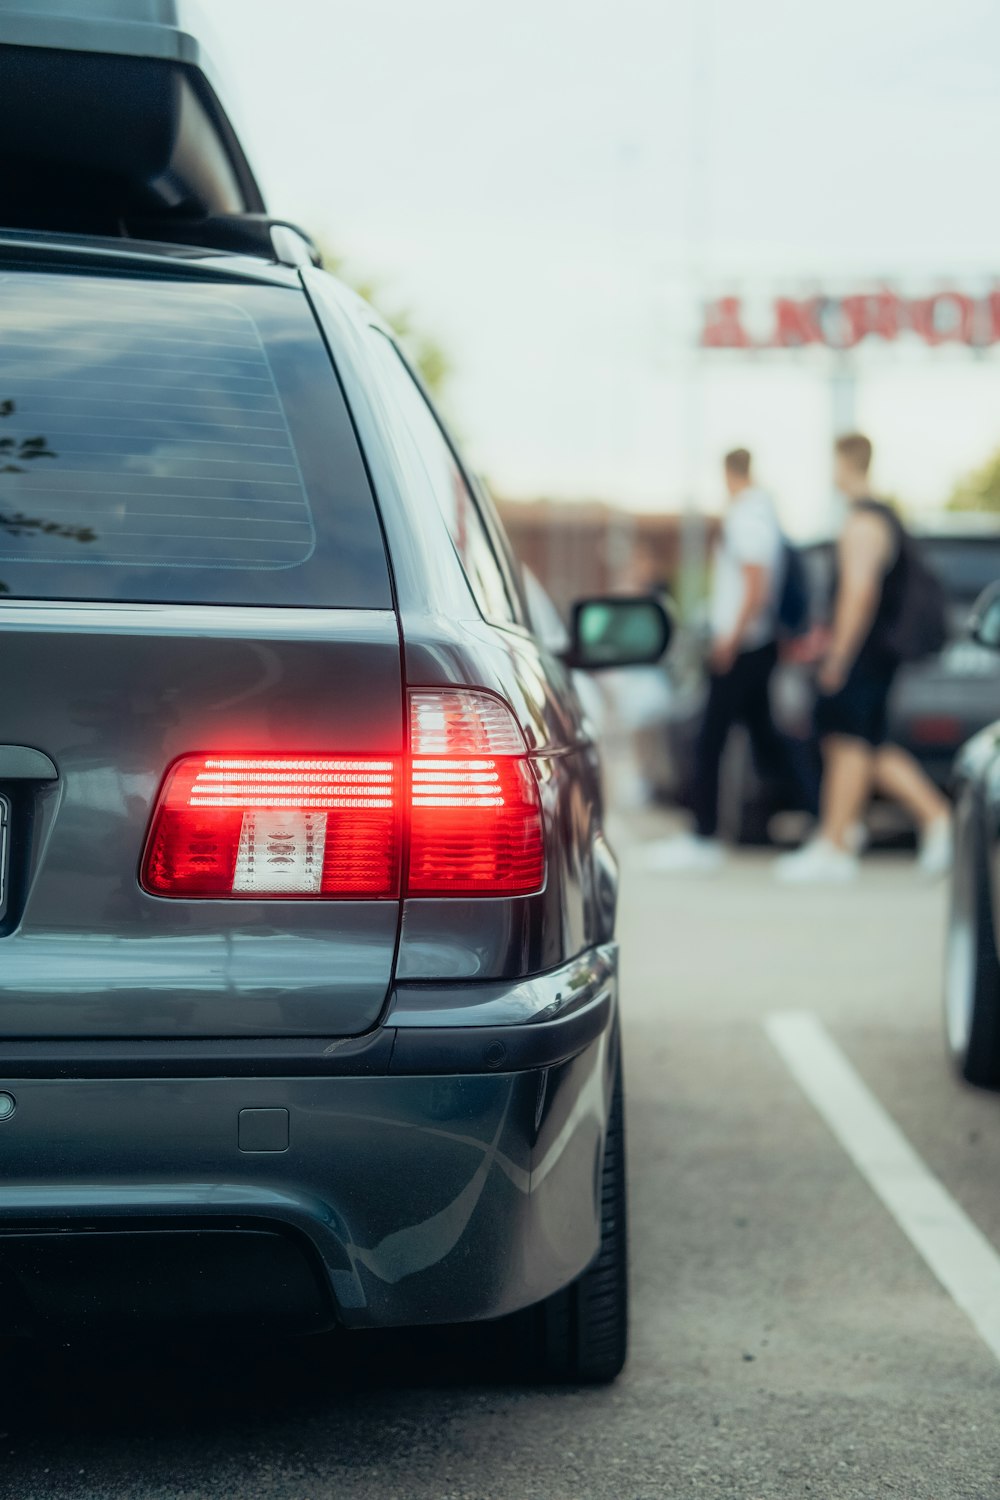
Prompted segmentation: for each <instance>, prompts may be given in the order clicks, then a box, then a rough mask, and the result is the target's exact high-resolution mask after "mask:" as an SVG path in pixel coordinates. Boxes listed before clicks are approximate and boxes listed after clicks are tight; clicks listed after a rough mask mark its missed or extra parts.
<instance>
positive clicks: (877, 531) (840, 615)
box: [819, 515, 893, 693]
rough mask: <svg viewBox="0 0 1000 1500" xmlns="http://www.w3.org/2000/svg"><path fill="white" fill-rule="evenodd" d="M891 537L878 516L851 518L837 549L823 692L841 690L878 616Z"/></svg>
mask: <svg viewBox="0 0 1000 1500" xmlns="http://www.w3.org/2000/svg"><path fill="white" fill-rule="evenodd" d="M892 540H893V539H892V533H891V531H890V529H889V526H888V525H887V523H886V522H885V521H884V520H883V519H882V518H881V517H880V516H873V515H856V516H852V517H851V518H850V520H849V521H848V523H847V525H846V526H845V528H844V533H843V536H842V537H841V539H840V544H839V547H838V556H839V561H840V584H839V587H838V589H837V598H836V600H835V602H834V612H833V627H832V630H831V632H830V645H829V648H828V650H827V653H826V659H825V660H824V662H823V666H822V668H821V669H820V674H819V683H820V687H821V688H822V689H823V691H824V692H827V693H835V692H837V690H838V689H839V688H841V687H843V685H844V683H845V681H846V680H847V676H848V673H849V672H850V670H851V668H852V666H853V665H854V663H855V661H856V660H857V656H858V652H859V651H860V650H861V647H862V646H863V645H864V642H865V640H866V638H867V636H868V632H869V631H870V630H871V627H872V622H873V620H874V619H875V614H876V612H877V610H878V606H879V599H880V598H881V593H882V580H883V579H884V577H885V574H886V570H887V569H888V567H889V565H890V563H891V561H892Z"/></svg>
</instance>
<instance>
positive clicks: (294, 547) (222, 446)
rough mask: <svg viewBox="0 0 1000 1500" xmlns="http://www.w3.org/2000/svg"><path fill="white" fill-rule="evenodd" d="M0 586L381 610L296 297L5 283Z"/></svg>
mask: <svg viewBox="0 0 1000 1500" xmlns="http://www.w3.org/2000/svg"><path fill="white" fill-rule="evenodd" d="M0 595H8V596H13V597H16V598H35V599H97V600H121V601H126V600H135V601H141V602H149V603H220V604H248V605H253V604H261V605H301V606H312V607H339V608H352V607H353V608H364V607H368V608H388V607H390V605H391V595H390V590H389V580H388V571H387V566H386V560H385V552H384V548H383V544H382V538H381V532H380V529H379V525H378V519H377V517H376V514H375V508H374V502H373V500H372V496H371V492H370V489H369V487H368V483H367V479H366V475H365V470H364V466H363V464H362V462H361V458H360V455H359V453H358V449H357V443H356V440H355V438H354V433H353V429H352V427H351V424H350V420H349V418H348V415H347V412H346V410H345V407H344V401H343V397H342V395H341V392H340V388H339V386H338V384H337V380H336V377H335V375H334V372H333V369H332V366H331V364H330V360H329V356H328V354H327V352H326V349H325V347H324V345H323V343H322V341H321V339H320V336H319V333H318V330H317V328H316V325H315V322H314V320H313V317H312V314H311V313H310V311H309V308H308V305H307V303H306V301H305V298H304V297H303V296H302V295H301V294H300V293H298V292H295V291H293V290H284V289H282V288H278V287H266V286H257V285H252V286H235V285H207V284H203V283H195V284H191V283H189V282H184V283H181V282H170V281H156V282H151V281H140V280H136V279H124V278H110V277H95V276H62V275H60V276H56V275H42V274H39V275H28V274H8V275H0Z"/></svg>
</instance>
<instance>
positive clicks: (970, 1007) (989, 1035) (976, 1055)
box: [944, 817, 1000, 1089]
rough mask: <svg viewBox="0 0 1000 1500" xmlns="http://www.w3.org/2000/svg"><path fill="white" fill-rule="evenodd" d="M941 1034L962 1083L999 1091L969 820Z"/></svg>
mask: <svg viewBox="0 0 1000 1500" xmlns="http://www.w3.org/2000/svg"><path fill="white" fill-rule="evenodd" d="M944 991H945V1035H946V1038H947V1043H948V1050H949V1053H950V1054H951V1059H952V1062H953V1064H954V1067H955V1070H956V1072H957V1073H958V1074H959V1076H960V1077H961V1078H964V1079H965V1080H966V1082H967V1083H974V1084H977V1085H978V1086H979V1087H980V1088H990V1089H1000V961H998V959H997V949H996V938H995V935H994V930H993V912H992V904H991V900H990V876H989V868H988V864H987V858H986V849H985V841H984V838H983V834H982V831H981V830H980V828H979V827H978V826H977V823H976V821H975V818H974V817H973V818H972V819H970V820H969V821H968V822H967V823H966V833H965V837H964V838H962V839H960V840H959V845H958V848H957V850H956V859H955V867H954V872H953V875H952V889H951V910H950V912H949V917H948V937H947V945H946V949H945V984H944Z"/></svg>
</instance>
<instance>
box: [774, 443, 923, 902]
mask: <svg viewBox="0 0 1000 1500" xmlns="http://www.w3.org/2000/svg"><path fill="white" fill-rule="evenodd" d="M871 458H872V445H871V443H870V442H869V440H868V438H866V437H863V436H862V435H861V434H860V433H853V434H851V435H850V436H848V437H843V438H840V439H839V440H838V442H837V444H836V447H835V481H836V484H837V488H838V489H839V490H840V491H841V492H842V493H843V495H844V496H845V497H846V499H847V500H848V502H849V506H850V509H849V513H848V517H847V520H846V522H845V525H844V529H843V532H842V534H841V537H840V541H839V543H838V546H837V561H836V567H835V573H834V589H833V602H832V622H831V626H830V632H829V640H828V643H827V648H826V652H825V655H824V657H823V659H822V661H821V663H820V667H819V672H818V677H817V683H818V686H819V691H820V699H819V703H818V706H817V710H816V727H817V731H818V733H819V736H820V741H821V743H822V747H823V797H822V817H821V823H820V830H819V835H818V837H817V838H816V839H814V840H813V842H812V843H810V844H808V845H807V846H806V847H805V848H804V849H802V850H800V851H799V852H798V853H797V854H792V855H788V856H786V857H785V858H784V859H782V860H779V861H778V866H777V874H778V878H779V879H780V880H782V881H785V882H787V883H789V884H793V883H794V884H799V883H803V884H804V883H810V884H811V883H820V882H824V883H825V882H829V883H843V882H846V881H850V880H853V879H854V878H855V876H856V874H857V869H858V857H857V842H858V840H857V830H858V827H859V825H860V823H861V820H862V818H863V816H864V812H865V808H866V807H867V804H868V800H869V798H870V796H871V794H872V791H873V790H874V789H875V788H876V787H877V789H878V790H879V791H880V792H881V793H883V794H884V795H886V796H888V797H890V798H892V799H893V800H894V801H897V802H900V803H902V804H903V806H904V807H906V809H907V810H908V811H909V812H910V813H911V814H912V816H913V818H914V820H915V821H916V823H917V825H918V827H919V828H920V829H921V831H922V834H923V844H922V849H921V865H922V867H923V868H924V869H925V871H926V872H927V873H928V874H941V873H943V872H944V870H945V869H946V868H947V866H948V864H949V863H950V858H951V818H950V809H949V806H948V803H947V801H946V799H945V798H944V797H943V796H942V795H941V793H940V792H939V791H938V790H937V788H936V787H935V786H934V784H933V783H932V782H931V781H930V779H929V778H928V777H927V776H926V775H925V773H924V772H923V770H922V769H921V768H920V766H919V765H918V764H917V762H916V761H915V760H914V759H913V757H912V756H911V755H909V754H907V752H906V751H904V750H901V749H900V748H899V746H897V745H889V744H887V743H886V734H887V728H888V707H889V694H890V692H891V690H892V685H893V681H894V679H895V676H896V672H897V671H898V669H899V665H900V659H899V653H898V647H897V646H896V644H895V628H896V626H897V625H898V623H899V620H900V616H901V613H902V610H903V605H904V599H905V596H906V589H907V573H908V549H907V547H906V545H905V533H904V531H903V527H902V524H901V522H900V521H899V518H898V517H897V516H896V514H895V512H894V511H892V510H891V509H890V508H889V506H887V505H883V504H882V503H881V502H880V501H878V500H873V499H872V497H871V494H870V492H869V477H868V472H869V468H870V466H871Z"/></svg>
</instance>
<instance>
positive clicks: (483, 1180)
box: [0, 948, 617, 1331]
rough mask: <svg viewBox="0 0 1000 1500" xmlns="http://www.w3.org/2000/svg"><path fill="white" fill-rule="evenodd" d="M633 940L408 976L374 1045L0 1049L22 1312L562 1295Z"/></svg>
mask: <svg viewBox="0 0 1000 1500" xmlns="http://www.w3.org/2000/svg"><path fill="white" fill-rule="evenodd" d="M615 958H616V955H615V951H614V949H613V948H605V949H601V950H599V951H595V952H594V953H592V954H590V955H587V957H586V958H585V959H583V960H580V961H577V963H575V964H574V965H570V966H567V968H566V969H564V970H560V971H558V972H557V973H555V974H551V975H547V976H543V977H542V978H541V979H538V980H535V981H531V982H530V983H528V984H517V985H507V986H506V987H504V986H500V985H495V984H491V985H479V986H475V985H465V986H463V987H461V989H459V988H457V987H450V986H449V987H442V986H435V987H433V988H432V987H416V986H414V987H410V988H409V989H406V990H401V991H399V992H397V994H396V995H395V996H394V998H393V1004H392V1009H391V1010H390V1013H389V1015H388V1017H387V1023H386V1025H385V1026H384V1027H383V1028H380V1030H379V1031H378V1032H376V1033H373V1034H372V1036H371V1037H368V1038H365V1039H362V1040H360V1041H352V1042H345V1043H331V1042H329V1041H327V1042H326V1043H323V1044H321V1042H320V1041H319V1040H317V1042H316V1043H315V1044H313V1043H308V1044H307V1043H302V1042H299V1043H296V1044H295V1046H294V1048H293V1047H292V1044H290V1043H284V1042H283V1043H281V1044H280V1049H279V1052H278V1053H275V1052H274V1051H273V1050H271V1049H269V1048H268V1047H267V1046H265V1044H263V1043H246V1044H242V1045H243V1050H242V1053H240V1055H239V1056H238V1057H236V1058H235V1060H234V1053H237V1052H239V1051H240V1046H239V1044H236V1045H234V1044H233V1043H229V1042H227V1043H225V1044H220V1046H221V1050H220V1051H214V1050H213V1048H212V1046H210V1045H209V1044H207V1043H206V1044H194V1043H189V1042H184V1043H183V1044H177V1047H180V1048H182V1049H183V1050H182V1051H178V1050H177V1049H176V1047H174V1044H171V1043H166V1042H164V1043H160V1044H142V1045H141V1046H137V1045H136V1044H126V1043H122V1044H117V1043H116V1044H109V1043H107V1042H104V1043H101V1044H95V1047H94V1048H87V1046H86V1044H82V1043H81V1044H77V1046H76V1048H75V1049H73V1048H70V1047H69V1046H68V1045H67V1044H65V1043H63V1044H61V1045H60V1048H59V1054H60V1059H61V1061H60V1062H59V1064H58V1066H56V1065H55V1058H54V1057H53V1056H52V1055H51V1048H50V1044H47V1043H46V1044H44V1046H43V1044H38V1045H37V1046H35V1045H34V1044H31V1043H18V1044H17V1046H16V1050H17V1053H18V1056H17V1058H15V1057H14V1056H13V1055H12V1053H13V1052H14V1051H15V1048H14V1047H12V1046H10V1045H7V1044H5V1045H4V1046H3V1050H2V1053H0V1058H2V1061H0V1068H2V1070H3V1071H2V1074H0V1089H2V1090H4V1091H6V1092H8V1093H10V1094H12V1095H13V1096H14V1098H15V1099H16V1101H17V1107H16V1110H15V1112H14V1114H13V1115H12V1116H11V1117H10V1118H9V1119H7V1120H5V1121H2V1122H0V1303H6V1304H7V1311H6V1321H7V1323H8V1326H10V1325H11V1324H13V1326H15V1327H18V1326H21V1325H25V1326H26V1327H27V1328H28V1329H29V1330H30V1329H32V1328H36V1327H37V1326H39V1325H40V1324H44V1323H45V1322H46V1320H48V1319H53V1320H55V1321H56V1322H59V1321H61V1320H62V1319H64V1318H69V1319H70V1320H71V1321H80V1320H82V1321H83V1322H85V1323H87V1322H89V1323H99V1324H105V1323H108V1322H111V1321H115V1320H117V1319H126V1320H128V1319H130V1318H132V1319H134V1318H136V1317H139V1318H141V1319H142V1320H144V1321H145V1320H147V1319H148V1318H149V1317H151V1316H156V1315H160V1316H167V1317H169V1318H170V1319H171V1321H173V1320H174V1319H176V1318H179V1317H184V1316H185V1314H190V1315H192V1316H195V1317H198V1318H204V1317H209V1316H212V1315H214V1314H216V1313H217V1314H218V1315H219V1316H223V1317H228V1318H230V1319H231V1320H233V1321H236V1322H237V1323H239V1324H240V1326H242V1327H246V1326H248V1323H249V1324H250V1325H251V1326H259V1325H260V1324H262V1323H266V1322H268V1321H276V1322H277V1323H278V1325H279V1326H280V1327H283V1328H285V1329H286V1330H287V1331H301V1330H303V1329H306V1328H319V1327H324V1326H330V1325H332V1324H335V1323H338V1322H339V1323H343V1324H345V1325H348V1326H353V1327H387V1326H392V1325H399V1324H414V1323H433V1322H457V1321H465V1320H471V1319H477V1318H491V1317H497V1316H500V1315H502V1314H503V1313H506V1312H509V1311H512V1310H514V1309H515V1308H517V1307H521V1306H526V1305H528V1304H530V1303H532V1302H535V1301H538V1300H540V1299H541V1298H542V1297H545V1296H547V1295H548V1294H549V1293H550V1292H552V1291H554V1290H556V1289H557V1288H558V1287H560V1286H562V1285H565V1284H566V1283H567V1282H568V1281H570V1280H572V1278H573V1277H574V1276H576V1275H577V1274H578V1273H579V1272H580V1271H581V1270H582V1269H584V1267H585V1266H586V1265H587V1264H588V1262H589V1261H590V1260H591V1259H592V1257H593V1255H594V1254H595V1253H596V1250H597V1246H598V1237H599V1216H598V1198H597V1188H598V1180H599V1170H598V1169H599V1164H600V1161H601V1156H602V1152H603V1143H604V1134H605V1129H606V1122H607V1114H608V1107H609V1101H610V1093H611V1082H612V1072H613V1064H614V1055H613V1054H614V1048H615V1046H616V1045H617V1043H616V1027H615V1016H616V1005H617V978H616V963H615ZM445 1022H448V1023H449V1024H445ZM456 1023H459V1024H456ZM52 1045H53V1046H54V1045H55V1044H52ZM129 1046H130V1047H131V1059H129V1057H128V1056H127V1050H126V1049H127V1048H128V1047H129ZM151 1049H152V1050H151ZM254 1049H256V1050H254ZM295 1049H297V1050H295ZM18 1061H19V1062H20V1067H17V1066H16V1064H17V1062H18ZM223 1075H224V1076H223Z"/></svg>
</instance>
